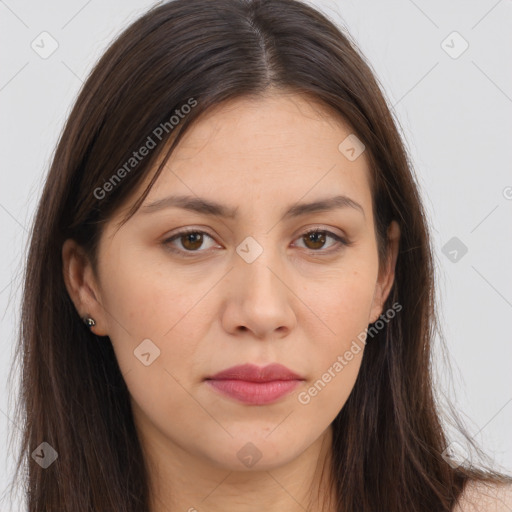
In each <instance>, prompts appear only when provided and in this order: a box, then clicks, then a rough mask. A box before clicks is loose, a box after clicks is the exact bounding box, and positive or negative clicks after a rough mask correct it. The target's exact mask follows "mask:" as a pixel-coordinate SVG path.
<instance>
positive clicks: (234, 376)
mask: <svg viewBox="0 0 512 512" xmlns="http://www.w3.org/2000/svg"><path fill="white" fill-rule="evenodd" d="M303 380H304V379H303V378H302V377H301V376H300V375H297V374H296V373H294V372H292V371H291V370H289V369H288V368H286V367H285V366H283V365H281V364H270V365H268V366H265V367H263V368H261V367H258V366H255V365H252V364H244V365H240V366H233V367H232V368H228V369H227V370H223V371H221V372H219V373H217V374H215V375H213V376H211V377H208V378H207V379H206V382H208V384H209V385H210V386H212V387H213V388H214V389H216V390H217V391H220V392H221V393H223V394H225V395H228V396H230V397H232V398H235V399H237V400H239V401H241V402H244V403H247V404H253V405H264V404H269V403H272V402H275V401H276V400H278V399H279V398H281V397H282V396H284V395H286V394H288V393H290V392H291V391H292V390H293V389H294V388H295V387H297V385H298V384H299V383H300V382H302V381H303Z"/></svg>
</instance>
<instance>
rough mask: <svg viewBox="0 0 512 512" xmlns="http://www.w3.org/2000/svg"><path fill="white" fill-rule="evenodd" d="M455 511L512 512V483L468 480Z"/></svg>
mask: <svg viewBox="0 0 512 512" xmlns="http://www.w3.org/2000/svg"><path fill="white" fill-rule="evenodd" d="M453 512H512V483H509V484H491V483H485V482H475V481H471V482H468V484H467V485H466V488H465V489H464V492H463V493H462V495H461V497H460V499H459V502H458V503H457V505H456V507H455V508H454V509H453Z"/></svg>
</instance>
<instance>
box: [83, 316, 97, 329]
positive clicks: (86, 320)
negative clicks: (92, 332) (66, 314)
mask: <svg viewBox="0 0 512 512" xmlns="http://www.w3.org/2000/svg"><path fill="white" fill-rule="evenodd" d="M83 321H84V324H85V325H87V327H89V329H90V328H91V327H94V326H95V325H96V322H95V321H94V318H91V317H90V316H86V317H84V318H83Z"/></svg>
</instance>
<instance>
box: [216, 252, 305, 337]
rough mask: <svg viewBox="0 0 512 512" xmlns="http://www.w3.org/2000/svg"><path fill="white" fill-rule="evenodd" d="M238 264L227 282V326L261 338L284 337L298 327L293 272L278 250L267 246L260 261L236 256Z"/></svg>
mask: <svg viewBox="0 0 512 512" xmlns="http://www.w3.org/2000/svg"><path fill="white" fill-rule="evenodd" d="M235 258H236V259H235V266H234V268H233V270H232V271H231V272H230V273H229V282H228V283H226V288H225V290H226V307H225V309H224V312H223V318H222V322H223V327H224V329H225V330H226V332H229V333H230V334H233V335H240V333H242V332H247V331H248V332H250V333H252V336H253V337H256V338H258V339H261V340H265V339H270V338H274V339H275V338H276V337H284V336H286V335H288V334H289V333H290V332H291V331H292V330H293V329H294V327H295V325H296V322H297V319H296V315H295V312H294V305H295V304H296V303H297V301H298V299H297V297H296V295H295V294H294V291H293V284H292V283H290V282H287V281H290V280H291V278H290V273H289V272H286V270H285V266H284V265H283V264H282V263H281V262H280V260H279V258H281V256H280V255H278V252H277V251H274V250H271V249H269V248H265V250H263V252H262V253H261V254H260V255H259V256H258V258H256V260H254V261H252V262H251V263H248V262H247V261H246V260H244V259H243V258H242V257H239V256H238V255H235Z"/></svg>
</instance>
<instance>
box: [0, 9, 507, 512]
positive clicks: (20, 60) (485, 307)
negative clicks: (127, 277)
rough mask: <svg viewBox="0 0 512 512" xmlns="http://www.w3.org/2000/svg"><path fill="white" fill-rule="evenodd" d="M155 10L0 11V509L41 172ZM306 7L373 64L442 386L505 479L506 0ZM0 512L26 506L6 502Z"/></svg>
mask: <svg viewBox="0 0 512 512" xmlns="http://www.w3.org/2000/svg"><path fill="white" fill-rule="evenodd" d="M154 3H155V2H151V1H143V0H129V1H126V0H123V1H121V0H108V1H99V0H89V1H88V2H87V1H83V0H72V1H67V2H64V1H63V0H60V1H57V0H53V1H46V2H35V1H31V2H30V1H23V0H6V1H1V0H0V42H1V44H0V51H1V57H0V59H1V66H0V105H1V109H2V115H1V117H0V123H1V130H2V131H1V133H2V135H3V136H2V138H1V139H0V144H1V155H2V158H1V173H0V177H1V182H0V185H1V186H0V226H1V230H0V245H1V249H2V250H1V255H0V376H1V385H0V386H1V387H0V389H1V392H0V440H1V442H2V447H3V450H2V451H1V456H0V493H1V494H0V498H1V497H2V495H3V493H4V491H5V489H6V486H7V484H8V482H9V479H10V477H11V474H12V461H13V453H12V451H11V450H9V449H8V447H7V429H8V428H9V429H14V430H15V431H16V430H17V428H18V427H17V426H16V425H15V424H14V423H13V421H12V420H11V417H12V407H13V401H12V400H13V397H12V396H11V398H9V395H12V394H13V393H14V392H15V388H14V387H13V384H11V383H10V382H8V369H9V367H10V363H11V357H12V350H13V347H14V345H15V342H16V341H15V329H16V326H17V322H18V321H19V299H20V282H21V279H20V278H21V271H22V264H23V257H24V254H25V244H26V241H27V237H28V229H29V225H30V220H31V218H32V215H33V213H34V210H35V207H36V204H37V200H38V197H39V194H40V192H41V185H42V182H43V178H44V174H45V172H46V171H47V169H48V166H49V162H50V159H51V156H52V154H53V150H54V146H55V143H56V141H57V137H58V135H59V133H60V131H61V129H62V126H63V123H64V120H65V118H66V115H67V114H68V112H69V110H70V107H71V105H72V103H73V101H74V99H75V97H76V94H77V92H78V89H79V87H80V86H81V84H82V81H83V80H84V78H85V77H86V76H87V74H88V72H89V70H90V69H91V67H92V65H93V64H94V62H95V61H96V59H97V58H98V57H99V56H100V55H101V53H102V52H103V51H104V49H105V48H106V47H107V46H108V44H109V42H110V41H111V40H112V39H113V38H114V37H115V36H116V35H117V34H118V33H119V32H120V31H121V30H122V29H123V28H124V27H126V26H127V24H129V23H130V22H131V21H132V20H134V19H135V18H136V17H138V16H139V15H140V14H142V13H143V12H144V11H145V10H146V9H147V8H148V7H150V6H151V5H154ZM312 3H314V5H317V6H319V7H320V8H321V9H322V10H323V12H325V13H326V14H328V15H329V16H330V17H331V18H332V19H334V20H335V21H336V22H337V23H338V24H339V25H341V26H342V27H346V28H347V29H348V30H349V31H350V33H351V35H352V36H353V38H354V39H355V41H356V42H357V44H358V46H359V48H360V49H361V50H362V52H363V53H364V54H365V55H366V57H367V59H368V61H369V62H370V64H371V66H372V67H373V69H374V70H375V72H376V74H377V76H378V78H379V80H380V82H381V84H382V87H383V88H384V91H385V94H386V97H387V99H388V102H389V104H390V105H391V106H392V109H393V111H394V113H395V116H396V119H397V121H398V122H399V124H400V126H401V131H402V133H403V135H404V138H405V140H406V144H407V146H408V148H409V151H410V153H411V156H412V159H413V162H414V166H415V169H416V173H417V177H418V181H419V183H420V187H421V192H422V194H423V198H424V200H425V205H426V208H427V211H428V213H429V218H430V224H431V228H432V235H433V243H434V248H435V256H436V266H437V270H438V302H439V305H440V310H441V311H442V316H441V324H442V326H443V329H444V334H445V337H446V341H447V344H448V348H449V363H450V365H451V366H452V368H453V374H452V376H451V377H450V374H449V372H448V366H447V364H446V363H447V358H446V357H445V355H443V354H442V353H440V352H439V351H437V352H436V354H437V355H436V374H438V377H437V382H438V387H437V389H438V390H439V391H440V393H442V394H446V395H447V396H448V397H450V398H451V399H452V400H453V401H454V403H455V405H456V407H457V409H458V410H459V411H460V412H461V413H462V414H463V416H464V418H465V421H466V424H467V427H468V430H469V433H470V434H471V435H472V436H473V438H474V439H475V441H477V442H478V443H480V444H481V445H483V446H484V448H485V450H486V451H487V452H488V453H489V454H490V455H491V456H492V458H493V459H494V460H495V461H496V463H498V464H501V465H502V466H503V467H505V468H506V469H507V470H509V471H512V436H511V435H510V433H511V432H512V428H511V427H512V376H511V373H512V372H511V368H510V366H511V362H512V346H511V343H510V340H511V335H510V331H509V322H510V321H511V320H512V314H511V313H512V265H511V264H510V262H511V257H510V256H511V254H512V237H511V234H512V229H511V228H512V172H511V167H510V165H511V164H510V162H511V161H512V158H511V157H512V141H511V136H512V66H511V65H510V63H511V62H512V44H511V43H512V41H511V39H512V35H511V34H512V30H511V27H512V1H511V0H500V1H496V0H481V1H451V2H446V1H441V0H435V1H429V2H427V1H426V0H423V1H420V0H416V1H413V0H393V1H391V0H386V1H383V2H378V1H376V0H374V1H373V2H372V1H369V0H364V1H361V0H359V1H355V0H353V1H348V0H347V1H346V0H338V1H334V0H330V1H316V2H312ZM45 31H46V32H48V33H49V34H50V35H51V37H52V38H53V39H54V40H55V41H56V42H57V43H58V48H57V50H56V51H55V52H54V53H53V54H52V55H50V56H49V57H48V58H45V59H43V58H42V57H41V56H40V55H39V54H38V53H36V51H35V50H34V49H33V48H32V47H31V44H34V46H36V45H37V46H36V47H37V48H38V51H39V52H41V51H43V49H45V50H48V49H50V48H51V40H50V39H49V38H48V36H40V34H41V33H42V32H45ZM454 31H456V32H458V34H460V36H459V35H457V34H455V35H454V34H453V32H454ZM42 38H46V39H42ZM33 41H34V43H33ZM443 41H444V43H443ZM465 42H466V43H465ZM466 44H468V45H469V46H468V48H467V49H466V50H465V51H464V52H463V53H461V51H462V50H463V49H464V47H465V45H466ZM43 46H44V48H43ZM459 53H461V54H460V55H459ZM454 237H455V239H454V240H452V239H453V238H454ZM462 244H463V245H462ZM464 246H465V247H466V248H467V253H465V254H463V252H464V249H463V248H464ZM454 251H455V252H454ZM450 379H451V380H450ZM18 507H19V505H18ZM0 510H2V511H4V510H5V511H7V510H12V511H15V510H21V507H20V508H16V507H14V506H13V507H11V506H9V505H8V502H7V501H5V500H2V499H0Z"/></svg>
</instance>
